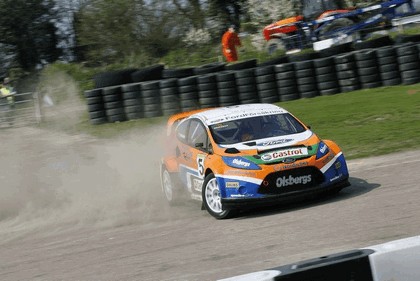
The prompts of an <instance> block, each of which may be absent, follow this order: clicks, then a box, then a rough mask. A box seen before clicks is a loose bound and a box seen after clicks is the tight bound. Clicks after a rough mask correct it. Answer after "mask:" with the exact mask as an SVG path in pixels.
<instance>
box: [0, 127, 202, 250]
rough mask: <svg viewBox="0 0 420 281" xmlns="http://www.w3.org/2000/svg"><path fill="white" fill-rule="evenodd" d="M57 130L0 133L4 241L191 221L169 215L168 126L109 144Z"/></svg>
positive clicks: (0, 217) (23, 129)
mask: <svg viewBox="0 0 420 281" xmlns="http://www.w3.org/2000/svg"><path fill="white" fill-rule="evenodd" d="M68 120H69V119H67V121H68ZM54 124H56V123H54ZM67 125H68V124H67ZM54 128H55V127H54V126H53V127H52V128H44V129H41V128H34V127H21V128H12V129H7V130H0V143H1V146H0V156H1V157H0V237H1V240H2V241H3V242H5V241H7V240H10V239H16V238H18V237H19V236H24V235H28V234H30V233H34V232H40V231H41V232H42V231H48V232H54V231H60V230H66V229H77V228H78V227H80V228H86V227H87V226H89V227H119V226H126V225H132V224H148V223H154V222H169V221H171V220H174V219H178V218H182V217H186V216H188V215H189V213H190V212H189V211H191V210H188V207H187V209H185V208H179V209H176V210H175V211H174V209H172V208H170V207H169V206H168V204H167V202H166V200H165V199H164V196H163V193H162V190H161V187H160V177H159V164H160V159H161V156H162V148H163V138H164V132H165V131H164V124H159V125H154V126H151V127H147V128H145V129H138V130H135V131H133V132H131V133H129V134H126V135H123V136H120V137H118V138H115V139H111V140H98V139H95V138H92V137H90V136H86V135H80V134H66V133H63V132H60V131H57V130H55V129H54ZM194 207H196V206H194ZM194 212H199V209H198V210H195V209H194Z"/></svg>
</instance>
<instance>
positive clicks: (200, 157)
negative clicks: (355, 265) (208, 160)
mask: <svg viewBox="0 0 420 281" xmlns="http://www.w3.org/2000/svg"><path fill="white" fill-rule="evenodd" d="M205 157H206V156H205V155H202V154H199V155H197V167H198V174H199V175H200V177H202V178H203V177H204V158H205Z"/></svg>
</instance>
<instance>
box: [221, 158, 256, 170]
mask: <svg viewBox="0 0 420 281" xmlns="http://www.w3.org/2000/svg"><path fill="white" fill-rule="evenodd" d="M222 159H223V162H225V164H226V165H228V166H229V167H233V168H237V169H245V170H261V168H260V167H259V166H258V165H257V164H255V163H253V162H251V161H249V160H248V159H245V158H243V157H227V156H223V157H222Z"/></svg>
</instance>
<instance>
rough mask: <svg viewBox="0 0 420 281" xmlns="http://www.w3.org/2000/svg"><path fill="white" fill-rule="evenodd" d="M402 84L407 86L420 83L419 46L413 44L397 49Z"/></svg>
mask: <svg viewBox="0 0 420 281" xmlns="http://www.w3.org/2000/svg"><path fill="white" fill-rule="evenodd" d="M396 52H397V59H398V65H399V69H400V73H401V80H402V83H403V84H405V85H410V84H415V83H418V82H420V60H419V50H418V47H417V45H415V44H413V43H408V44H403V45H401V46H398V47H396Z"/></svg>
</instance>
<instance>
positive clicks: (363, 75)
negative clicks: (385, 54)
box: [354, 49, 382, 89]
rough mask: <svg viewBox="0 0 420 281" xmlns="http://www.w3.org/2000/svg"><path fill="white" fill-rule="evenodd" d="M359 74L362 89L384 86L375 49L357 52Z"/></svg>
mask: <svg viewBox="0 0 420 281" xmlns="http://www.w3.org/2000/svg"><path fill="white" fill-rule="evenodd" d="M354 55H355V58H356V65H357V73H359V80H360V85H361V87H362V89H370V88H377V87H380V86H382V79H381V76H380V74H379V69H378V60H377V58H376V50H375V49H365V50H360V51H357V52H355V54H354Z"/></svg>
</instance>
